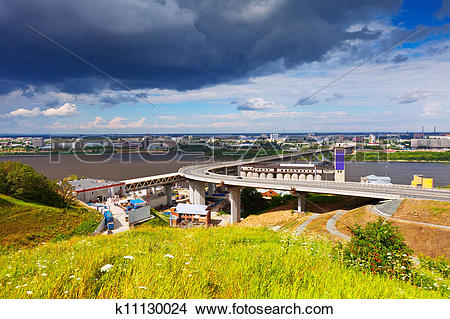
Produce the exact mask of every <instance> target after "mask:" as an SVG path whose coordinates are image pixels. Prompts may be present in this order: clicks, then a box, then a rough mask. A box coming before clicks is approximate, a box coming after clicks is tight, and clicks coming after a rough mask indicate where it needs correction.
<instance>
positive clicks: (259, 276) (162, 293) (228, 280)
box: [0, 226, 448, 298]
mask: <svg viewBox="0 0 450 319" xmlns="http://www.w3.org/2000/svg"><path fill="white" fill-rule="evenodd" d="M331 252H332V246H331V243H330V242H329V241H327V240H325V239H322V238H320V237H308V235H305V237H292V236H290V235H287V234H284V233H281V232H273V231H270V230H266V229H263V228H239V227H220V228H219V227H217V228H190V229H177V228H167V227H149V226H141V227H139V228H136V229H133V230H131V231H128V232H125V233H120V234H117V235H114V236H106V235H100V236H95V237H75V238H72V239H70V240H68V241H64V242H59V243H47V244H46V245H40V246H38V247H36V248H31V249H25V250H22V251H17V252H10V253H8V254H4V255H1V256H0V265H1V268H0V298H445V297H448V296H442V295H441V294H440V293H439V292H437V291H428V290H424V289H419V288H417V287H415V286H412V285H410V284H408V283H406V282H402V281H398V280H389V279H386V278H384V277H380V276H378V275H369V274H363V273H361V272H359V271H357V270H355V269H353V268H346V267H344V266H343V265H342V263H341V262H339V261H338V260H335V259H334V258H333V257H331ZM125 256H132V258H134V259H126V258H124V257H125ZM171 257H173V258H171ZM107 264H110V265H112V268H111V269H110V270H109V271H107V272H106V271H105V272H102V271H101V268H102V267H103V266H105V265H107Z"/></svg>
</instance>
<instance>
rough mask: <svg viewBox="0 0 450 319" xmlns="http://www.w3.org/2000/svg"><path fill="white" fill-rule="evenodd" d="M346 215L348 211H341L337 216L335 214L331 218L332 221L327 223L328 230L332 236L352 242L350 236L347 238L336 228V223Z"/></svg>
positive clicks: (329, 220)
mask: <svg viewBox="0 0 450 319" xmlns="http://www.w3.org/2000/svg"><path fill="white" fill-rule="evenodd" d="M345 213H346V211H343V210H341V211H339V212H337V213H336V214H334V215H333V216H331V218H330V219H328V221H327V230H328V232H330V233H331V234H333V235H335V236H338V237H340V238H342V239H345V240H350V236H347V235H345V234H343V233H341V232H340V231H339V230H337V228H336V222H337V221H338V219H339V218H341V217H342V216H343V215H344V214H345Z"/></svg>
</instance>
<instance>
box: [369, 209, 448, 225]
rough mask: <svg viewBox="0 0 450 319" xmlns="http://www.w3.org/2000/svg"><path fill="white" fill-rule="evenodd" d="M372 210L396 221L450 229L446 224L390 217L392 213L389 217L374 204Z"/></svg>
mask: <svg viewBox="0 0 450 319" xmlns="http://www.w3.org/2000/svg"><path fill="white" fill-rule="evenodd" d="M370 211H371V212H372V213H374V214H376V215H379V216H382V217H384V218H386V219H389V220H395V221H397V222H401V223H411V224H416V225H421V226H428V227H436V228H440V229H443V230H450V227H449V226H444V225H439V224H431V223H424V222H418V221H415V220H406V219H399V218H393V217H390V216H392V214H391V215H390V216H388V217H387V214H385V213H383V212H382V211H380V210H379V209H377V208H376V207H375V206H372V207H371V210H370Z"/></svg>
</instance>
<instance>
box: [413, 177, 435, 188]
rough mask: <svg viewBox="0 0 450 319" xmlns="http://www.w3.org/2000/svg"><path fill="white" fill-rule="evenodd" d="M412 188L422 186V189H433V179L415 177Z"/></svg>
mask: <svg viewBox="0 0 450 319" xmlns="http://www.w3.org/2000/svg"><path fill="white" fill-rule="evenodd" d="M411 186H416V187H417V186H422V188H433V178H430V177H423V176H422V175H414V179H413V180H412V181H411Z"/></svg>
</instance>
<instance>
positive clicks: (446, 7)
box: [436, 0, 450, 19]
mask: <svg viewBox="0 0 450 319" xmlns="http://www.w3.org/2000/svg"><path fill="white" fill-rule="evenodd" d="M449 16H450V0H442V3H441V8H440V9H439V10H438V11H437V12H436V17H437V18H438V19H444V18H445V17H449Z"/></svg>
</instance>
